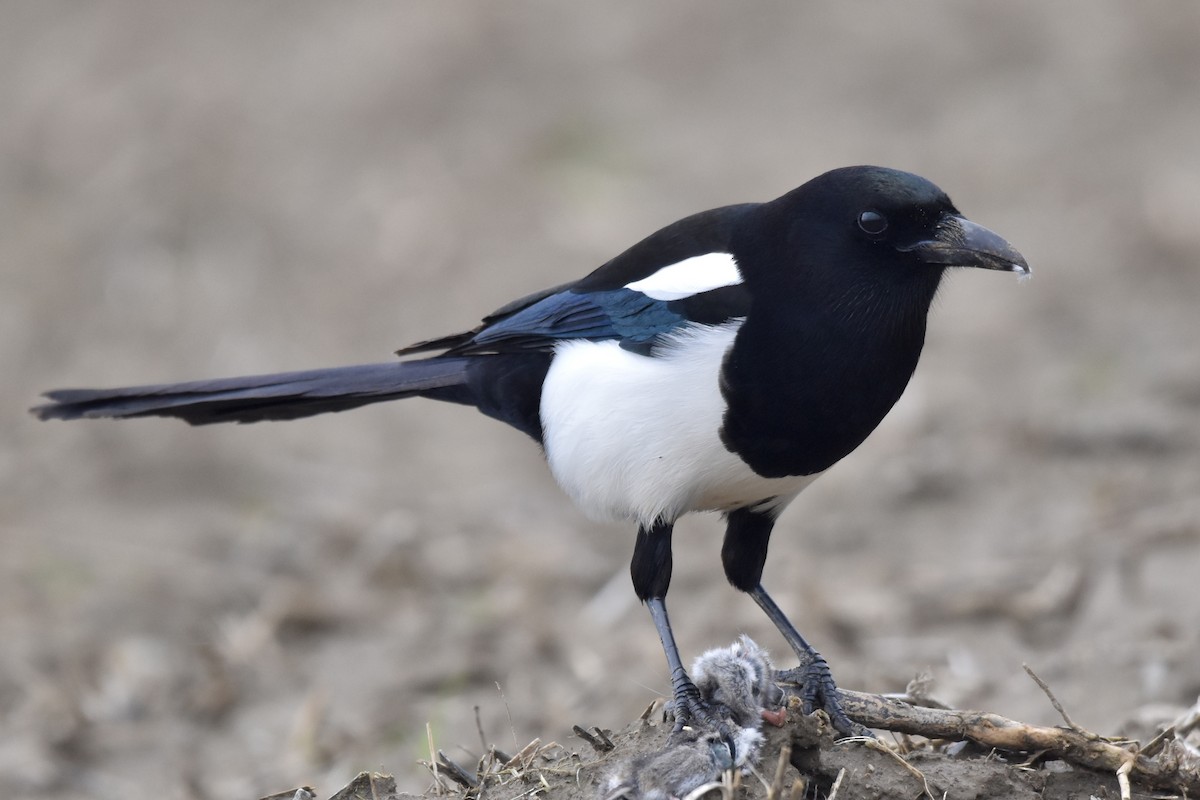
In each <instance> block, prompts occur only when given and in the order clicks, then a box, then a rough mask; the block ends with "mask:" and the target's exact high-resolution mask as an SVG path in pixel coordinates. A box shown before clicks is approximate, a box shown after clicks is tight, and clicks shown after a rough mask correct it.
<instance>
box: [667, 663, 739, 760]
mask: <svg viewBox="0 0 1200 800" xmlns="http://www.w3.org/2000/svg"><path fill="white" fill-rule="evenodd" d="M672 683H674V697H673V698H672V701H671V713H672V714H673V715H674V717H675V728H674V730H673V731H672V736H673V737H677V736H678V735H679V734H681V733H684V729H685V728H688V729H690V731H689V733H690V735H695V732H696V731H699V732H701V733H704V732H709V733H712V734H715V735H716V736H717V737H718V738H719V739H720V741H722V742H724V743H725V745H726V746H727V747H728V748H729V754H730V758H732V759H733V761H734V762H736V761H737V757H738V753H737V740H736V737H734V735H733V730H732V728H730V726H729V723H728V722H727V721H726V719H725V717H724V716H723V715H722V714H720V713H718V711H717V710H716V709H714V708H713V707H712V706H711V705H709V704H708V702H707V701H705V699H704V697H703V696H702V695H701V694H700V690H699V689H697V688H696V684H695V683H693V682H692V679H691V678H689V677H688V676H687V675H676V676H675V680H673V681H672Z"/></svg>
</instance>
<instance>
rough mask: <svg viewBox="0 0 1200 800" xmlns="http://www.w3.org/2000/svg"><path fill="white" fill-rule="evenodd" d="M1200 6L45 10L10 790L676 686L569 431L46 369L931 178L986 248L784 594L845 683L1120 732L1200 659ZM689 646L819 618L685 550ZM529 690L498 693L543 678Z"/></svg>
mask: <svg viewBox="0 0 1200 800" xmlns="http://www.w3.org/2000/svg"><path fill="white" fill-rule="evenodd" d="M1197 87H1200V6H1197V5H1196V4H1191V3H1167V2H1163V3H1154V4H1128V3H1119V2H1115V1H1114V2H1097V1H1096V0H1087V2H1084V1H1083V0H1078V1H1077V2H1061V3H1053V4H1051V3H1043V2H1040V0H1029V1H1028V2H1022V1H1021V0H1017V1H1016V2H1014V1H1013V0H1006V1H1005V2H988V3H980V4H962V3H955V2H949V0H947V2H917V3H905V4H866V3H834V2H828V3H803V4H801V3H785V2H778V3H763V4H742V3H718V2H703V3H697V2H691V3H683V2H669V3H658V4H643V3H637V2H617V3H594V4H561V3H550V2H513V3H503V4H500V3H487V4H456V3H442V2H421V3H404V4H387V3H380V4H359V3H354V4H342V3H338V4H314V3H264V4H216V3H182V2H179V3H157V4H150V3H109V4H103V5H101V4H87V5H78V4H70V3H65V2H63V3H60V2H38V3H25V4H20V3H6V4H4V5H3V6H2V7H0V109H2V112H0V117H2V120H3V121H2V122H0V225H2V233H0V369H2V372H3V375H4V378H5V379H4V381H3V383H2V384H0V396H2V399H3V407H4V409H5V413H4V414H3V415H0V547H2V548H3V558H2V562H0V635H2V637H3V643H2V646H0V793H3V794H4V795H5V796H6V797H20V796H38V797H43V798H70V797H92V798H108V797H114V798H115V797H121V798H134V799H136V798H141V797H151V796H153V797H162V796H164V792H166V793H167V794H168V795H169V796H175V797H254V796H257V795H258V794H261V793H265V792H267V791H271V790H278V789H283V788H286V787H288V786H294V785H297V784H300V783H310V784H314V785H317V786H318V787H320V788H321V789H323V790H329V791H331V790H332V789H334V788H336V787H337V786H338V785H340V784H341V783H342V782H344V781H345V780H346V779H347V778H349V777H350V776H351V775H352V774H353V773H354V772H355V771H356V770H358V769H362V768H383V769H386V770H391V771H395V772H397V773H398V774H399V775H400V778H401V783H402V785H403V786H406V787H407V788H409V789H420V788H422V787H423V786H424V785H425V784H426V783H427V776H426V775H425V774H424V773H423V772H422V771H421V770H420V768H419V767H417V766H415V764H414V762H415V760H416V759H418V758H421V757H424V756H425V755H427V745H426V723H430V724H431V726H432V731H433V734H434V737H435V738H436V741H437V745H438V746H439V747H442V748H444V749H446V750H447V751H448V752H450V754H451V755H452V756H459V757H462V758H463V759H464V760H466V758H467V757H466V756H465V755H463V754H462V751H461V750H458V749H457V748H456V746H457V745H464V746H466V747H468V748H472V749H474V750H476V751H478V748H479V745H478V734H477V733H476V723H475V719H474V713H473V711H472V706H474V705H478V706H479V707H480V714H481V718H482V722H483V727H484V729H485V731H486V733H487V736H488V737H489V739H491V740H494V741H495V742H496V743H497V744H499V745H501V746H502V747H506V748H509V749H512V748H514V747H519V746H521V745H523V744H524V743H525V742H527V741H528V740H529V739H531V738H532V737H534V736H542V737H543V738H544V739H547V740H548V739H558V740H560V741H565V740H567V739H568V738H569V737H570V735H571V734H570V727H571V725H572V724H574V723H581V724H598V725H603V726H607V727H620V726H622V725H624V724H625V723H626V722H627V721H629V720H631V719H633V718H634V717H635V716H636V715H637V714H638V713H639V712H640V711H641V710H642V708H643V707H644V706H645V705H646V704H647V703H649V702H650V701H651V700H652V699H653V698H654V697H655V696H657V695H659V694H661V693H663V692H665V691H667V690H668V681H667V675H666V670H665V666H664V664H663V659H662V654H661V652H660V650H659V645H658V642H657V639H656V637H655V635H654V630H653V627H652V626H651V625H650V622H649V620H648V618H647V616H646V614H645V612H644V611H643V610H642V609H641V608H639V607H638V605H637V604H636V602H635V600H634V598H633V594H632V591H631V590H630V588H629V583H628V576H627V572H626V569H627V566H626V565H627V559H628V557H629V554H630V552H631V548H632V541H633V535H632V533H633V532H632V531H631V530H625V529H622V528H620V527H610V526H604V525H598V524H593V523H589V522H588V521H586V520H585V519H584V518H583V517H582V516H581V515H580V514H579V513H577V512H576V511H574V510H573V509H572V508H571V506H570V505H569V503H568V501H567V500H566V499H565V497H563V496H562V495H561V494H560V493H559V492H558V490H557V489H556V488H555V487H554V485H553V483H552V482H551V480H550V478H549V476H548V474H547V472H546V470H545V468H544V466H543V465H542V463H541V459H540V456H539V454H538V452H537V451H536V448H534V447H532V446H531V445H530V444H529V443H528V442H527V441H525V440H523V438H522V437H521V436H520V435H519V434H516V433H514V432H512V431H510V430H507V429H505V428H503V427H502V426H500V425H498V424H496V423H493V422H491V421H489V420H486V419H484V418H483V417H481V416H478V415H475V414H473V413H471V412H469V411H466V410H463V409H460V408H456V407H442V406H438V405H436V404H433V403H428V402H424V401H410V402H406V403H402V404H393V405H387V406H376V407H372V408H369V409H364V410H361V411H357V412H354V413H350V414H345V415H335V416H331V417H326V418H319V419H315V420H310V421H303V422H295V423H288V424H278V425H272V424H264V425H256V426H249V427H228V428H206V429H190V428H187V427H186V426H184V425H181V424H179V423H172V422H167V421H157V420H155V421H149V420H147V421H138V422H132V423H125V424H116V423H102V422H97V423H75V424H69V425H67V424H53V425H51V424H41V423H38V422H36V421H35V420H34V419H33V418H32V417H30V416H28V415H27V414H25V408H26V407H28V406H29V405H32V404H33V403H34V402H35V400H36V397H37V394H38V393H39V392H40V391H42V390H45V389H48V388H52V387H59V386H67V385H77V386H88V385H119V384H127V383H139V382H156V381H165V380H174V379H180V380H182V379H188V378H198V377H214V376H220V375H228V374H236V373H243V372H265V371H277V370H286V369H302V368H307V367H316V366H327V365H333V364H338V363H352V362H367V361H376V360H383V359H386V358H388V357H389V354H390V352H391V351H392V350H393V349H395V348H396V347H398V346H400V345H403V344H406V343H408V342H410V341H413V340H416V339H420V338H423V337H426V336H429V335H435V334H441V333H447V332H452V331H455V330H459V329H463V328H466V327H470V326H471V325H473V324H474V321H475V320H476V319H477V318H478V317H479V316H480V315H481V314H483V313H485V312H487V311H490V310H491V309H493V308H495V307H497V306H499V305H501V304H502V303H504V302H506V301H507V300H509V299H510V298H512V297H515V296H518V295H520V294H523V293H526V292H529V291H532V290H535V289H538V288H540V287H542V286H545V285H549V284H554V283H559V282H562V281H564V280H567V279H570V278H573V277H576V276H579V275H582V274H584V273H585V272H586V271H589V270H590V269H592V268H593V267H594V266H596V265H598V264H600V263H601V262H603V261H604V260H606V259H607V258H609V257H610V256H612V255H614V254H616V253H617V252H619V251H620V250H622V249H624V248H625V247H626V246H628V245H629V244H631V243H632V242H634V241H635V240H637V239H638V238H640V237H641V236H643V235H645V234H647V233H649V232H651V231H653V230H654V229H656V228H658V227H660V226H661V225H663V224H665V223H667V222H670V221H672V220H674V219H676V218H678V217H680V216H683V215H685V214H687V213H690V212H693V211H697V210H700V209H703V208H708V207H711V206H715V205H722V204H726V203H731V202H740V201H745V200H765V199H770V198H772V197H774V196H776V195H778V194H780V193H782V192H784V191H786V190H788V189H790V188H792V187H794V186H795V185H798V184H799V183H801V182H803V181H804V180H806V179H808V178H809V177H811V176H813V175H815V174H817V173H819V172H822V171H824V170H826V169H829V168H832V167H835V166H841V165H845V164H854V163H879V164H886V165H889V166H895V167H900V168H904V169H908V170H912V171H914V172H918V173H921V174H923V175H926V176H927V177H929V178H931V179H933V180H934V181H935V182H937V183H939V184H940V185H941V186H942V187H943V188H945V189H946V190H947V191H948V192H949V193H950V194H951V196H952V197H953V198H954V199H955V201H956V202H957V204H958V205H959V207H960V208H961V209H962V210H963V211H964V212H965V213H967V214H968V215H969V216H970V217H971V218H973V219H975V220H977V221H979V222H981V223H982V224H985V225H988V226H989V227H992V228H993V229H995V230H997V231H999V232H1001V233H1002V234H1003V235H1005V236H1006V237H1008V238H1009V239H1010V240H1011V241H1012V242H1013V243H1014V244H1015V245H1016V246H1017V247H1019V248H1020V249H1021V250H1022V251H1023V252H1024V253H1025V255H1026V256H1027V257H1028V258H1029V260H1030V262H1031V263H1032V264H1033V266H1034V272H1035V278H1034V280H1033V281H1032V282H1030V283H1028V284H1021V285H1018V283H1017V281H1015V280H1013V279H1012V278H1011V277H1010V276H1004V275H996V274H962V275H956V276H954V277H953V279H952V280H951V281H949V283H948V285H947V286H945V288H944V291H943V293H942V295H941V297H940V300H939V302H938V304H937V308H936V309H935V314H934V317H933V319H932V320H931V325H930V336H929V343H928V346H927V349H926V354H925V359H924V362H923V364H922V366H921V369H920V370H919V371H918V377H917V379H916V380H915V382H914V384H913V385H912V387H911V388H910V390H909V392H908V394H907V396H906V398H905V399H904V401H902V403H901V405H900V406H899V407H897V409H896V411H895V412H894V413H893V415H892V417H891V418H889V420H888V421H887V422H886V423H885V424H884V426H883V427H882V428H881V429H880V431H879V432H878V433H877V434H876V435H875V436H874V437H873V438H872V439H871V441H869V442H868V443H867V444H866V445H864V446H863V447H862V448H860V450H859V451H858V452H856V453H855V454H854V455H853V456H851V457H850V458H848V459H846V461H845V462H844V463H843V464H842V465H840V466H839V467H838V468H837V469H836V470H833V472H832V473H831V474H830V475H828V476H826V477H824V478H822V480H821V481H819V482H818V483H816V484H815V485H814V486H813V487H812V488H811V489H809V490H808V491H807V492H806V493H805V495H804V497H802V498H801V499H800V500H799V501H798V502H797V503H795V504H794V505H793V507H792V509H791V510H790V511H789V513H788V514H787V515H786V516H785V517H784V521H783V523H782V525H781V527H780V528H779V529H778V531H777V533H776V536H775V543H774V548H773V560H772V561H771V562H770V564H769V566H768V571H767V576H766V579H767V585H768V587H771V588H772V589H773V591H774V592H775V593H776V596H777V597H778V599H779V600H780V602H781V603H782V604H783V605H784V606H785V608H787V609H789V610H790V611H791V613H792V615H793V618H794V619H795V620H796V621H797V623H798V624H799V626H800V628H801V629H802V630H804V631H805V632H806V634H808V635H809V637H810V639H811V640H812V641H813V642H814V643H815V644H816V646H817V647H818V648H819V649H821V650H822V651H823V652H824V653H825V655H826V656H827V657H828V658H829V660H830V662H831V663H832V664H833V667H834V670H835V673H836V674H837V675H838V678H839V680H840V682H841V683H842V684H843V685H844V686H847V687H850V688H856V689H866V690H878V691H894V690H899V689H901V688H902V687H903V686H904V684H905V683H906V681H907V680H908V679H909V678H910V677H912V676H913V675H914V674H915V673H917V672H918V671H921V670H929V671H931V672H932V673H933V675H934V676H935V677H936V679H937V685H936V688H935V690H934V691H935V694H936V695H937V696H939V697H940V698H942V699H944V700H946V701H949V702H953V703H955V704H959V705H963V706H972V707H984V708H987V709H989V710H993V711H997V712H1000V713H1003V714H1006V715H1010V716H1016V717H1021V718H1024V719H1026V720H1028V721H1032V722H1043V723H1053V722H1056V721H1057V716H1056V714H1055V713H1054V711H1053V710H1052V709H1051V708H1050V706H1049V704H1048V703H1047V702H1046V701H1045V699H1044V697H1043V696H1042V695H1041V693H1040V691H1038V689H1037V688H1036V687H1035V686H1034V685H1033V684H1032V683H1031V682H1030V681H1029V679H1028V678H1027V677H1026V676H1025V675H1024V673H1023V672H1022V670H1021V663H1022V662H1028V663H1029V664H1030V665H1032V666H1033V667H1034V668H1035V669H1036V670H1038V672H1039V673H1040V674H1041V676H1042V677H1043V678H1045V679H1046V680H1047V681H1048V682H1049V683H1050V684H1051V685H1052V686H1053V687H1054V689H1055V691H1056V693H1057V694H1058V696H1059V698H1060V699H1061V700H1062V701H1063V703H1064V704H1065V705H1066V707H1067V709H1068V711H1069V712H1071V713H1072V715H1073V717H1074V718H1075V720H1076V721H1078V722H1079V723H1080V724H1083V725H1085V726H1087V727H1090V728H1093V729H1099V730H1102V731H1103V732H1108V733H1111V732H1115V731H1116V730H1117V729H1118V728H1120V727H1122V726H1124V725H1125V724H1126V723H1127V722H1128V721H1130V720H1131V719H1133V718H1135V717H1138V716H1139V715H1141V716H1153V715H1155V714H1169V713H1170V710H1171V708H1173V707H1175V706H1178V705H1186V704H1190V703H1192V702H1194V701H1195V699H1196V695H1197V693H1198V692H1200V591H1198V590H1197V569H1198V567H1200V528H1198V524H1200V523H1198V520H1200V500H1198V490H1200V425H1198V424H1197V416H1198V415H1200V347H1198V345H1197V340H1198V338H1200V337H1198V334H1200V322H1198V321H1197V307H1198V306H1200V269H1198V265H1197V256H1196V253H1197V248H1198V247H1200V221H1198V214H1200V147H1198V146H1197V143H1198V142H1200V89H1198V88H1197ZM676 542H677V543H676V550H677V555H676V570H675V582H674V585H673V588H672V592H671V603H672V605H671V608H672V611H673V617H674V621H675V623H676V626H677V633H678V634H679V636H680V641H681V644H682V646H683V648H684V650H685V657H687V658H689V659H690V658H691V657H692V656H694V655H695V654H696V653H698V652H699V651H700V650H702V649H704V648H706V647H710V646H713V645H717V644H723V643H726V642H728V641H730V640H732V639H733V638H734V637H735V635H736V634H738V633H739V632H743V631H744V632H748V633H750V634H751V635H753V636H754V637H756V638H757V639H758V640H759V641H760V642H761V643H763V644H764V645H766V646H767V647H769V648H771V649H772V650H773V651H775V652H776V653H780V654H782V653H783V652H784V645H783V643H782V642H781V641H779V640H778V638H777V636H776V634H775V633H774V632H773V631H772V630H771V629H770V628H769V624H768V623H767V622H766V620H765V618H763V617H762V616H761V614H760V613H759V612H758V610H757V609H756V608H755V607H754V606H753V604H752V603H751V602H749V601H748V600H746V599H745V598H741V597H739V596H737V595H736V593H735V592H734V591H733V590H732V589H730V588H729V587H728V586H726V585H725V583H724V580H723V579H722V578H721V577H720V572H719V557H718V551H719V543H720V530H719V525H718V522H717V520H715V519H705V518H696V519H691V520H688V521H687V522H685V523H684V524H683V525H682V526H681V530H680V533H679V534H678V535H677V537H676ZM497 684H499V688H497Z"/></svg>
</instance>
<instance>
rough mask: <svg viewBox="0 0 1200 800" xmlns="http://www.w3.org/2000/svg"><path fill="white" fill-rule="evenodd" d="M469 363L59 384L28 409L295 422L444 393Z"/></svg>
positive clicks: (66, 414) (53, 414) (65, 414)
mask: <svg viewBox="0 0 1200 800" xmlns="http://www.w3.org/2000/svg"><path fill="white" fill-rule="evenodd" d="M469 361H470V359H469V358H453V357H450V358H447V357H441V358H430V359H424V360H421V361H392V362H388V363H385V364H362V365H359V366H354V367H335V368H333V369H314V370H307V371H304V372H281V373H278V374H275V375H250V376H247V377H243V378H219V379H217V380H211V381H190V382H188V383H166V384H160V385H157V386H129V387H125V388H122V389H56V390H54V391H52V392H46V394H45V397H47V398H49V399H50V400H51V401H52V402H50V403H47V404H46V405H42V406H37V407H36V408H33V409H30V410H31V411H32V412H33V413H34V414H36V415H37V416H38V417H40V418H41V419H80V418H95V417H178V418H180V419H183V420H186V421H187V422H189V423H190V424H192V425H208V424H211V423H214V422H258V421H260V420H276V419H296V418H298V417H308V416H312V415H313V414H324V413H326V412H330V411H345V410H346V409H350V408H357V407H359V406H365V405H367V404H369V403H379V402H382V401H384V400H395V399H397V398H400V397H409V396H412V395H417V394H422V393H424V392H435V393H437V390H443V391H442V393H445V390H447V389H452V387H458V386H462V385H463V384H464V383H465V382H466V380H467V364H468V362H469ZM451 393H453V392H451ZM447 399H449V398H447Z"/></svg>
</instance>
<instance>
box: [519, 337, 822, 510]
mask: <svg viewBox="0 0 1200 800" xmlns="http://www.w3.org/2000/svg"><path fill="white" fill-rule="evenodd" d="M740 324H741V323H740V321H735V322H730V323H726V324H723V325H716V326H707V325H693V326H689V327H687V328H683V329H681V330H679V331H678V332H675V333H672V334H671V335H670V337H669V338H668V339H667V340H666V341H665V342H664V343H663V344H662V345H661V346H659V347H658V348H656V350H655V353H654V355H652V356H646V355H640V354H637V353H632V352H629V351H627V350H624V349H622V348H621V347H620V345H619V343H618V342H615V341H604V342H593V341H573V342H564V343H561V344H559V345H558V346H557V348H556V350H555V355H554V360H553V361H552V363H551V365H550V370H549V372H548V373H547V375H546V380H545V383H544V385H543V387H542V400H541V418H542V429H543V443H544V446H545V450H546V458H547V460H548V462H549V464H550V470H551V472H552V473H553V474H554V477H555V479H556V480H557V481H558V483H559V485H560V486H562V488H563V489H564V490H565V491H566V492H567V493H568V494H569V495H570V496H571V497H572V499H574V501H575V502H576V503H577V504H578V505H579V506H580V507H581V508H582V509H583V510H584V512H585V513H587V514H589V515H590V516H592V517H596V518H602V519H603V518H609V519H612V518H616V519H633V520H637V521H638V522H640V523H646V524H648V523H651V522H653V521H655V520H658V519H666V520H674V519H676V518H677V517H679V516H680V515H682V514H684V513H686V512H688V511H702V510H726V509H732V508H738V507H741V506H745V505H750V504H754V503H759V502H762V501H765V500H767V499H768V498H774V497H780V498H788V499H790V498H791V497H792V496H794V495H795V494H796V493H797V492H798V491H800V489H802V488H803V487H804V486H805V485H807V484H808V483H809V482H811V480H812V479H813V477H815V476H801V477H782V478H765V477H763V476H761V475H759V474H757V473H755V472H754V471H753V470H752V469H751V468H750V467H749V466H747V465H746V463H745V462H744V461H743V460H742V459H741V458H740V457H739V456H738V455H736V454H735V453H733V452H731V451H730V450H729V449H728V448H727V447H726V446H725V444H724V443H723V442H722V440H721V434H720V431H721V426H722V419H723V417H724V414H725V400H724V398H723V397H722V394H721V391H720V372H721V364H722V361H723V359H724V358H725V354H726V353H727V352H728V351H729V348H730V346H731V345H732V343H733V340H734V337H735V336H736V334H737V331H738V328H739V327H740Z"/></svg>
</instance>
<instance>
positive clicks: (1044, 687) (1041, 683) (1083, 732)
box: [1021, 664, 1100, 739]
mask: <svg viewBox="0 0 1200 800" xmlns="http://www.w3.org/2000/svg"><path fill="white" fill-rule="evenodd" d="M1021 666H1022V667H1023V668H1024V669H1025V673H1026V674H1027V675H1029V677H1031V678H1033V682H1034V683H1036V684H1037V685H1038V688H1040V689H1041V690H1042V691H1043V692H1044V693H1045V695H1046V697H1047V698H1049V700H1050V705H1052V706H1054V710H1055V711H1057V712H1058V715H1059V716H1060V717H1062V718H1063V722H1065V723H1067V727H1068V728H1070V729H1071V730H1073V731H1075V732H1076V733H1078V734H1079V735H1081V736H1086V737H1088V738H1089V739H1099V738H1100V737H1099V736H1097V735H1096V734H1094V733H1092V732H1091V731H1086V730H1084V729H1083V728H1081V727H1079V726H1078V725H1076V724H1075V723H1074V722H1073V721H1072V720H1071V718H1070V717H1069V716H1067V710H1066V709H1065V708H1063V706H1062V703H1060V702H1058V698H1057V697H1055V696H1054V692H1052V691H1050V685H1049V684H1047V683H1046V682H1045V681H1044V680H1042V679H1041V678H1039V677H1038V674H1037V673H1036V672H1034V671H1033V668H1032V667H1030V666H1029V665H1028V664H1022V665H1021Z"/></svg>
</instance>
